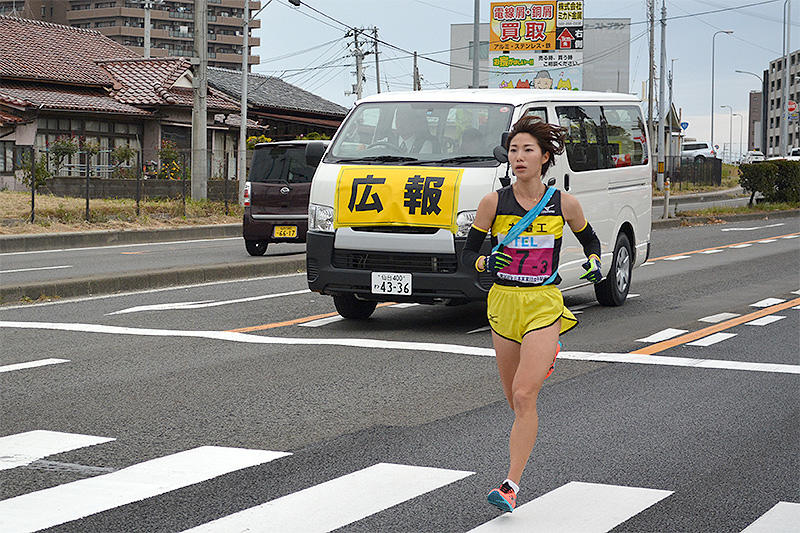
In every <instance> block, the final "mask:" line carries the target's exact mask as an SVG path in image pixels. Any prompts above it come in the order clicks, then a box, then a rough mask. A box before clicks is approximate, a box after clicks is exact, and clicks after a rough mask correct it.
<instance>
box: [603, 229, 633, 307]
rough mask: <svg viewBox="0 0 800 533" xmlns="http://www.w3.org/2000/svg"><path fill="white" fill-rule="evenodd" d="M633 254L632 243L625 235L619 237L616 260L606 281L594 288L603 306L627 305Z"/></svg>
mask: <svg viewBox="0 0 800 533" xmlns="http://www.w3.org/2000/svg"><path fill="white" fill-rule="evenodd" d="M632 268H633V254H632V253H631V243H630V241H629V240H628V236H627V235H625V234H624V233H620V234H619V235H617V243H616V245H615V246H614V258H613V259H612V261H611V269H610V270H609V271H608V276H607V277H606V279H604V280H603V281H601V282H600V283H598V284H597V285H595V286H594V294H595V296H597V301H598V302H600V304H601V305H608V306H618V305H622V304H624V303H625V299H626V298H627V297H628V290H629V289H630V288H631V270H632Z"/></svg>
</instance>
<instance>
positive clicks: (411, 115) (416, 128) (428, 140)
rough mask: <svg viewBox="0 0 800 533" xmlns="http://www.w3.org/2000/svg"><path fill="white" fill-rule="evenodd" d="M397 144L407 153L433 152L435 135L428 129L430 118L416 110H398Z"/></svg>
mask: <svg viewBox="0 0 800 533" xmlns="http://www.w3.org/2000/svg"><path fill="white" fill-rule="evenodd" d="M396 123H397V134H398V138H397V145H398V147H399V148H400V151H401V152H403V153H407V154H430V153H433V140H434V139H433V135H431V134H430V131H429V130H428V119H427V118H425V115H423V114H421V113H419V112H417V111H415V110H409V111H406V112H404V111H403V110H400V109H399V110H398V111H397V117H396Z"/></svg>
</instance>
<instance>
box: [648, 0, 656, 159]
mask: <svg viewBox="0 0 800 533" xmlns="http://www.w3.org/2000/svg"><path fill="white" fill-rule="evenodd" d="M653 2H655V0H647V20H648V24H649V32H650V68H649V69H648V72H649V75H648V77H647V135H648V136H649V138H650V145H651V147H652V146H655V144H654V143H653V133H654V132H653V84H654V80H655V77H656V54H655V40H656V28H655V20H656V14H655V8H654V4H653ZM650 151H651V152H652V148H651V150H650Z"/></svg>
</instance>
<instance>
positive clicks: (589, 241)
mask: <svg viewBox="0 0 800 533" xmlns="http://www.w3.org/2000/svg"><path fill="white" fill-rule="evenodd" d="M574 233H575V236H576V237H577V238H578V241H579V242H580V243H581V246H583V253H584V254H585V255H586V257H589V256H590V255H592V254H594V255H596V256H597V257H598V259H599V258H600V239H598V238H597V234H596V233H595V232H594V229H592V225H591V224H589V222H586V226H584V228H583V229H582V230H580V231H576V232H574Z"/></svg>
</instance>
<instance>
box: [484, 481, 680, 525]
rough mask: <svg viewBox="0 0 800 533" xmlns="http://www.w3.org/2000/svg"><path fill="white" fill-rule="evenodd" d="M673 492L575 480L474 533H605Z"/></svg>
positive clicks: (487, 523) (488, 523)
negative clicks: (577, 532)
mask: <svg viewBox="0 0 800 533" xmlns="http://www.w3.org/2000/svg"><path fill="white" fill-rule="evenodd" d="M672 493H673V491H670V490H656V489H642V488H638V487H621V486H618V485H601V484H597V483H580V482H577V481H573V482H571V483H567V484H566V485H563V486H561V487H559V488H557V489H555V490H553V491H550V492H548V493H547V494H545V495H543V496H539V497H538V498H536V499H535V500H533V501H531V502H528V503H526V504H524V505H522V506H520V507H517V508H516V509H514V513H513V514H504V515H502V516H499V517H497V518H495V519H493V520H491V521H489V522H486V523H485V524H483V525H481V526H478V527H476V528H475V529H473V530H471V531H470V533H493V532H498V533H574V532H576V531H580V532H581V533H605V532H606V531H609V530H611V529H614V528H615V527H616V526H618V525H619V524H621V523H623V522H625V521H626V520H628V519H629V518H631V517H633V516H635V515H637V514H639V513H641V512H642V511H644V510H645V509H647V508H648V507H651V506H652V505H655V504H656V503H658V502H660V501H661V500H663V499H664V498H666V497H667V496H669V495H671V494H672Z"/></svg>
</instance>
